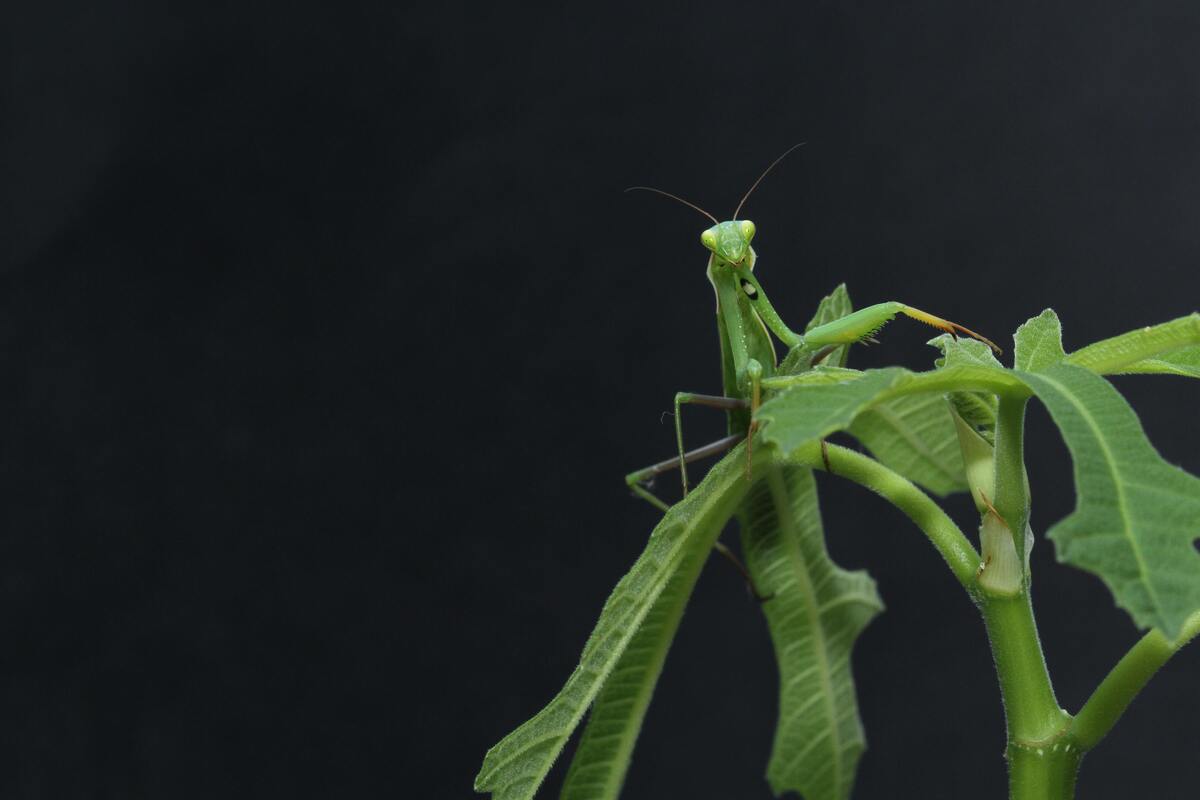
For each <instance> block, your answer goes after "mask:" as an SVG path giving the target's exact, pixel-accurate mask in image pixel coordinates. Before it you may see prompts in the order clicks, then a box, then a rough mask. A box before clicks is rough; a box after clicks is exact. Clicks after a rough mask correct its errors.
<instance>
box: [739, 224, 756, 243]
mask: <svg viewBox="0 0 1200 800" xmlns="http://www.w3.org/2000/svg"><path fill="white" fill-rule="evenodd" d="M739 224H740V226H741V229H742V236H744V237H746V241H747V242H748V241H750V240H751V239H753V238H754V230H755V228H754V223H753V222H751V221H750V220H748V219H744V220H742V221H741V223H739Z"/></svg>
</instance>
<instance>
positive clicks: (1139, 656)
mask: <svg viewBox="0 0 1200 800" xmlns="http://www.w3.org/2000/svg"><path fill="white" fill-rule="evenodd" d="M1197 634H1200V612H1197V613H1196V614H1193V615H1192V616H1191V617H1190V618H1189V619H1188V621H1187V624H1185V625H1184V628H1183V633H1182V635H1181V636H1180V637H1179V639H1178V640H1177V641H1174V642H1172V641H1169V640H1168V639H1167V637H1166V636H1163V634H1162V633H1161V632H1160V631H1158V630H1152V631H1150V632H1149V633H1147V634H1146V635H1145V636H1143V637H1142V638H1141V640H1140V641H1139V642H1138V643H1137V644H1135V645H1134V646H1133V647H1132V648H1130V650H1129V652H1128V653H1126V654H1125V655H1124V657H1123V658H1122V659H1121V660H1120V661H1118V662H1117V665H1116V666H1115V667H1113V668H1112V671H1111V672H1109V673H1108V676H1107V677H1105V679H1104V680H1103V681H1101V683H1100V685H1099V686H1097V687H1096V691H1094V692H1092V696H1091V697H1090V698H1088V701H1087V703H1085V704H1084V706H1083V708H1082V709H1080V711H1079V715H1078V716H1076V717H1075V720H1074V721H1073V722H1072V723H1071V736H1072V738H1074V739H1075V741H1077V742H1078V743H1079V744H1080V746H1082V747H1083V748H1084V749H1085V750H1090V749H1091V748H1093V747H1095V746H1096V744H1097V743H1098V742H1099V741H1100V740H1101V739H1103V738H1104V736H1105V734H1107V733H1108V732H1109V731H1110V730H1111V729H1112V726H1113V725H1115V724H1116V722H1117V720H1118V719H1120V718H1121V715H1122V714H1124V713H1125V709H1126V708H1128V707H1129V704H1130V703H1131V702H1133V698H1135V697H1137V695H1138V693H1139V692H1140V691H1141V690H1142V688H1143V687H1144V686H1145V685H1146V683H1147V681H1149V680H1150V679H1151V678H1152V677H1154V673H1156V672H1158V670H1159V667H1161V666H1162V665H1163V664H1165V663H1166V662H1167V660H1168V659H1169V658H1170V657H1171V656H1173V655H1175V653H1177V652H1178V651H1179V649H1180V648H1181V647H1183V646H1184V645H1185V644H1187V643H1188V642H1189V641H1191V640H1192V639H1193V638H1195V636H1196V635H1197Z"/></svg>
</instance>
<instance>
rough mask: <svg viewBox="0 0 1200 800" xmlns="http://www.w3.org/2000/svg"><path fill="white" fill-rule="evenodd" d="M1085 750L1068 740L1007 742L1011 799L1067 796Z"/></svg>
mask: <svg viewBox="0 0 1200 800" xmlns="http://www.w3.org/2000/svg"><path fill="white" fill-rule="evenodd" d="M1083 755H1084V752H1083V751H1082V750H1080V749H1079V748H1078V747H1075V746H1073V745H1072V744H1071V743H1070V742H1069V741H1063V742H1056V743H1054V744H1051V745H1049V746H1047V747H1020V746H1017V745H1009V747H1008V751H1007V753H1006V756H1007V758H1008V796H1009V798H1010V800H1070V798H1072V797H1074V796H1075V778H1076V777H1077V776H1078V775H1079V762H1081V761H1082V760H1083Z"/></svg>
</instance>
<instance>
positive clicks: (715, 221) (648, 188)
mask: <svg viewBox="0 0 1200 800" xmlns="http://www.w3.org/2000/svg"><path fill="white" fill-rule="evenodd" d="M784 155H786V153H785V154H784ZM771 166H774V164H772V165H771ZM625 191H627V192H633V191H641V192H654V193H655V194H661V195H662V196H663V197H669V198H671V199H672V200H678V201H679V202H681V203H683V204H684V205H685V206H687V207H688V208H694V209H696V210H697V211H699V212H700V213H701V214H703V215H704V216H706V217H708V218H709V219H711V220H712V221H713V224H714V225H720V224H721V222H720V220H718V219H717V218H716V217H714V216H713V215H712V214H710V213H708V212H707V211H705V210H704V209H703V208H701V207H700V206H698V205H696V204H695V203H689V202H688V201H687V200H684V199H683V198H682V197H679V196H678V195H674V194H671V193H670V192H664V191H663V190H662V189H655V188H654V187H653V186H630V187H629V188H628V189H626V190H625Z"/></svg>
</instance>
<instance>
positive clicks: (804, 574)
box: [768, 470, 842, 787]
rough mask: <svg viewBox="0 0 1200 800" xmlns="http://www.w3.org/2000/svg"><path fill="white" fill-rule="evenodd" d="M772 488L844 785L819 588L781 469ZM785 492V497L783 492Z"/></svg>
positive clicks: (835, 764)
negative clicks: (812, 577)
mask: <svg viewBox="0 0 1200 800" xmlns="http://www.w3.org/2000/svg"><path fill="white" fill-rule="evenodd" d="M768 480H769V481H770V487H771V500H772V502H773V503H774V505H775V513H776V514H777V515H778V518H779V520H780V522H781V524H780V528H781V529H783V530H784V531H786V534H787V536H788V538H789V540H790V541H789V542H788V545H789V546H788V547H787V548H786V551H787V553H788V560H789V561H790V562H791V563H792V565H793V570H792V571H793V572H794V573H795V576H796V582H797V584H798V585H799V586H800V591H801V592H802V593H803V594H804V600H805V603H804V607H805V609H806V610H807V612H808V614H807V615H808V618H809V622H810V624H811V626H812V631H813V646H814V648H815V649H816V650H817V664H818V665H819V669H818V672H819V674H820V677H821V686H822V688H823V691H822V692H821V695H822V699H823V700H824V704H825V709H826V713H827V714H828V715H829V727H828V728H827V729H826V730H828V731H829V737H830V739H831V741H832V743H833V773H834V776H835V782H834V785H835V786H837V787H841V785H842V741H841V737H840V735H839V731H838V725H837V714H836V709H835V708H834V706H833V680H832V677H831V676H830V672H829V653H828V648H827V647H826V642H825V628H824V626H822V625H821V615H820V613H819V612H818V611H817V597H816V590H815V589H814V588H813V585H812V581H811V580H810V579H809V576H808V568H807V567H808V564H807V562H806V561H805V559H804V555H803V554H802V553H801V552H800V536H799V533H798V532H797V531H796V529H795V524H796V520H795V519H793V517H792V513H791V504H790V503H783V502H781V500H786V499H787V497H786V494H787V487H785V486H783V485H781V484H782V483H783V479H782V477H781V476H780V474H779V471H778V470H772V471H771V474H770V476H769V478H768ZM781 494H782V495H784V497H783V498H781V497H780V495H781ZM807 752H808V751H807V749H805V750H801V751H800V752H799V753H798V754H797V755H796V756H793V757H792V758H791V759H789V760H788V771H790V770H791V768H792V767H793V766H794V765H795V763H796V761H797V759H798V757H799V756H801V755H806V754H807Z"/></svg>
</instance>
